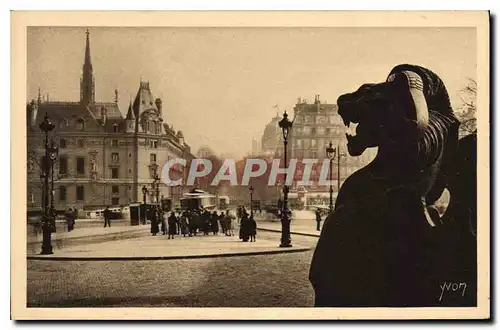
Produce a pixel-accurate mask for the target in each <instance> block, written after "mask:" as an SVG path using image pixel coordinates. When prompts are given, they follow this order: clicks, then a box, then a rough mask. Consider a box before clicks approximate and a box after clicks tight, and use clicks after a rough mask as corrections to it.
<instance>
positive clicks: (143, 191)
mask: <svg viewBox="0 0 500 330" xmlns="http://www.w3.org/2000/svg"><path fill="white" fill-rule="evenodd" d="M147 194H148V188H146V186H142V204H143V205H144V220H143V222H142V224H143V225H145V224H146V220H147V219H146V218H147V214H148V212H147V209H146V208H147V207H146V195H147Z"/></svg>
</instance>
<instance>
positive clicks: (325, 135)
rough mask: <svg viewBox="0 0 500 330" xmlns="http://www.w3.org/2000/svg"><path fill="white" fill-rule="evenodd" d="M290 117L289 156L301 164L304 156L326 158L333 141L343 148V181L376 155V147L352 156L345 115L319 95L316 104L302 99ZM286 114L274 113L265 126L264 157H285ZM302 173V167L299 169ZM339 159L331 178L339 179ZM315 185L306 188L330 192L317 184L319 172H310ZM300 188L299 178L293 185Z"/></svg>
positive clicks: (263, 139) (341, 171) (336, 146)
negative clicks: (284, 126) (282, 124)
mask: <svg viewBox="0 0 500 330" xmlns="http://www.w3.org/2000/svg"><path fill="white" fill-rule="evenodd" d="M288 116H289V117H288V118H289V120H290V121H292V120H293V127H292V129H291V131H290V135H289V140H288V148H287V157H288V160H289V159H297V160H298V162H299V164H300V160H302V159H317V160H318V161H320V162H322V161H323V160H324V159H326V158H327V155H326V148H327V147H328V145H329V143H330V142H331V143H332V145H333V147H334V148H336V149H340V152H341V154H342V155H343V156H342V158H341V162H340V181H341V182H343V181H344V180H345V179H346V178H347V177H348V176H349V175H351V174H352V173H353V172H355V171H356V170H358V169H359V168H361V167H364V166H365V165H367V164H368V163H369V162H370V161H371V160H372V159H373V158H374V156H375V153H376V150H373V149H368V150H366V151H365V153H363V155H361V156H359V157H351V156H349V155H348V153H347V140H346V137H345V126H344V124H343V121H342V118H341V117H340V116H339V115H338V112H337V105H336V104H330V103H328V102H321V100H320V98H319V95H316V96H315V99H314V103H310V102H308V101H307V100H305V99H302V98H299V99H298V100H297V103H296V104H295V106H294V108H293V113H291V112H288ZM282 118H283V117H281V116H278V115H277V116H275V117H273V118H272V119H271V121H270V122H269V123H268V124H267V125H266V126H265V128H264V132H263V134H262V143H261V146H262V147H261V153H262V156H264V155H267V156H273V157H274V158H280V159H283V156H284V145H283V135H282V131H281V129H280V127H279V121H280V120H281V119H282ZM297 171H298V172H300V171H301V170H300V169H297ZM337 174H338V171H337V160H335V162H334V165H333V173H332V179H333V180H335V187H334V189H335V190H336V189H337V187H336V185H337V184H336V182H337V181H336V179H337ZM311 179H312V181H313V185H312V186H310V187H307V189H308V190H310V191H328V189H329V187H321V186H318V185H317V183H318V179H319V171H316V172H314V171H313V173H312V174H311ZM292 188H293V189H296V188H297V181H294V183H293V185H292Z"/></svg>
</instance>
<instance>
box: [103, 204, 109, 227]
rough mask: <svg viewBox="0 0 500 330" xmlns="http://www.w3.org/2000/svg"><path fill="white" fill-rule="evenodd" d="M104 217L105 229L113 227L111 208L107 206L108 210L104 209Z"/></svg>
mask: <svg viewBox="0 0 500 330" xmlns="http://www.w3.org/2000/svg"><path fill="white" fill-rule="evenodd" d="M103 216H104V228H106V227H111V210H110V209H109V206H106V209H104V212H103Z"/></svg>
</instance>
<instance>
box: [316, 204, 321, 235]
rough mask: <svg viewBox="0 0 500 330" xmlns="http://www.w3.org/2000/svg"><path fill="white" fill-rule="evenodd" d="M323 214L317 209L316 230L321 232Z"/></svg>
mask: <svg viewBox="0 0 500 330" xmlns="http://www.w3.org/2000/svg"><path fill="white" fill-rule="evenodd" d="M320 228H321V213H320V211H319V209H316V230H317V231H320V230H321V229H320Z"/></svg>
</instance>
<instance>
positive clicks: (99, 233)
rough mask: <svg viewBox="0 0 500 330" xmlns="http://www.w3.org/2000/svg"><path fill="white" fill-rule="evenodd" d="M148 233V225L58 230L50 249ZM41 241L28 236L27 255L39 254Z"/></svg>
mask: <svg viewBox="0 0 500 330" xmlns="http://www.w3.org/2000/svg"><path fill="white" fill-rule="evenodd" d="M149 231H150V226H149V225H139V226H112V227H107V228H104V226H99V227H87V228H76V229H75V230H73V231H71V232H67V231H62V230H58V231H57V232H56V233H53V234H52V247H53V249H54V252H56V251H57V250H59V249H61V248H64V250H66V249H67V248H68V247H71V246H75V245H85V244H91V243H100V242H103V241H110V240H122V239H126V238H134V237H138V236H142V235H147V234H148V233H149ZM42 241H43V235H41V234H40V235H36V236H35V235H29V236H28V237H27V252H28V254H36V253H39V252H40V246H41V244H42Z"/></svg>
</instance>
